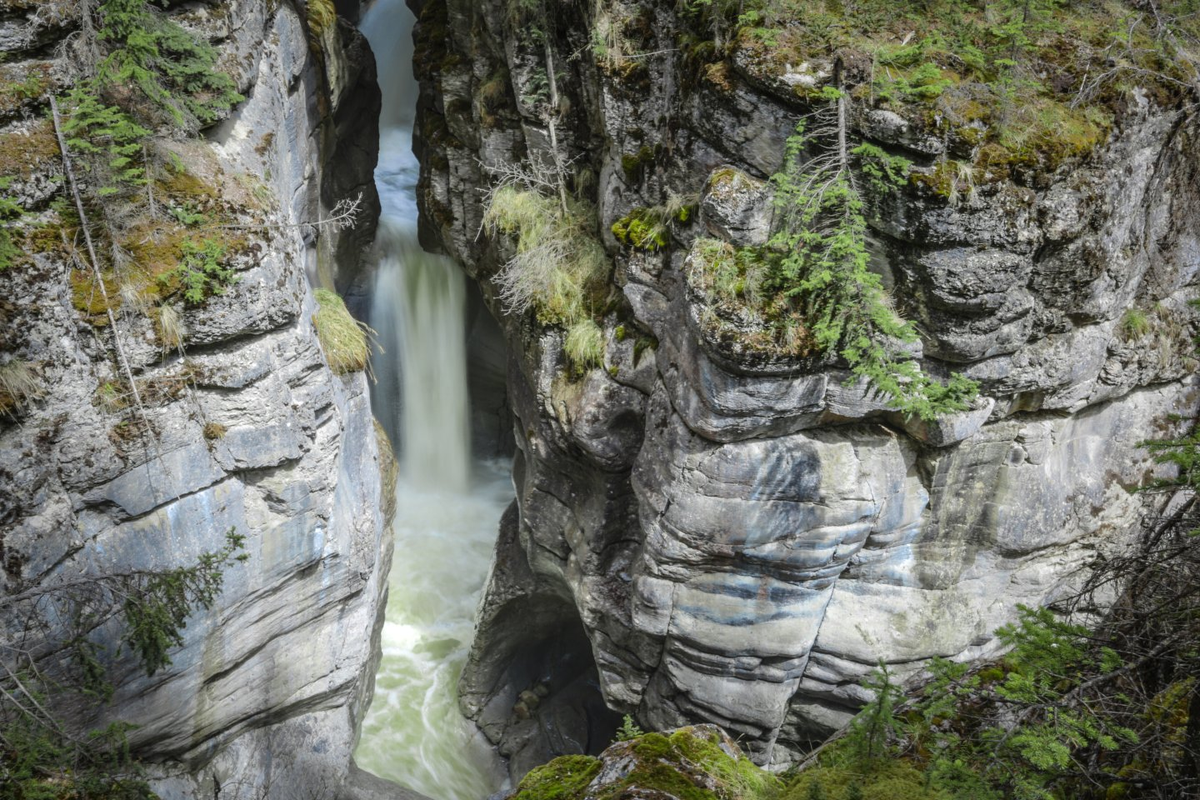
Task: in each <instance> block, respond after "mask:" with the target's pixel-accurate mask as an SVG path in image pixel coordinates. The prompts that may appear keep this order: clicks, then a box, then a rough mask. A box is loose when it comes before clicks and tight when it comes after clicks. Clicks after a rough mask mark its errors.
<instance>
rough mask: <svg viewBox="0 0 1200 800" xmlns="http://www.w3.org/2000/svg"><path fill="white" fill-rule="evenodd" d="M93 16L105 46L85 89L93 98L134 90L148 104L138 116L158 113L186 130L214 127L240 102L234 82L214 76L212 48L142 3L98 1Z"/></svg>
mask: <svg viewBox="0 0 1200 800" xmlns="http://www.w3.org/2000/svg"><path fill="white" fill-rule="evenodd" d="M96 15H97V17H98V20H99V22H98V26H97V30H96V37H97V39H98V40H100V41H101V42H103V43H105V44H107V45H108V53H107V55H106V56H105V57H104V59H103V60H102V61H101V62H100V65H99V67H98V68H97V71H96V76H95V79H94V81H93V82H92V85H91V86H90V87H89V88H90V89H91V90H92V91H94V92H96V93H97V94H101V93H106V92H109V91H111V90H112V89H114V88H117V87H129V88H136V89H137V90H138V91H139V92H140V93H141V95H142V97H143V98H144V100H145V101H147V104H146V105H144V106H139V107H138V108H137V109H136V110H137V111H140V112H141V113H142V114H144V115H145V116H147V117H148V118H149V117H152V116H153V113H152V111H153V110H155V109H157V110H158V111H161V112H164V113H165V114H166V115H167V117H168V118H169V119H170V120H171V121H172V122H173V123H174V124H175V125H176V126H179V127H183V128H188V129H191V128H194V127H196V126H199V127H203V126H205V125H209V124H212V123H213V122H216V121H217V120H218V119H219V118H220V116H221V114H222V113H224V112H225V111H227V110H228V109H229V108H230V107H232V106H233V105H234V104H235V103H238V102H240V101H241V100H243V99H244V98H242V96H241V95H239V94H238V93H237V92H236V91H235V88H234V85H233V80H232V79H231V78H230V77H229V76H228V75H227V74H225V73H223V72H219V71H217V69H216V64H217V52H216V50H215V49H214V48H213V47H212V45H210V44H209V43H208V42H205V41H203V40H201V39H199V38H198V37H196V36H195V35H194V34H192V33H189V32H188V31H186V30H184V29H183V28H181V27H180V26H179V25H178V24H176V23H175V22H173V21H171V20H170V19H168V18H166V17H165V16H163V15H162V14H160V13H159V12H157V11H155V10H154V9H152V8H151V7H150V5H149V3H148V2H147V0H103V2H101V3H100V4H99V5H98V6H97V8H96Z"/></svg>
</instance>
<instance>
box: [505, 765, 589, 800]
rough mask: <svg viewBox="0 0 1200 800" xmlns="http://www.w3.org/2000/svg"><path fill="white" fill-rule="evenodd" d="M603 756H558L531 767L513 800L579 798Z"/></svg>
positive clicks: (566, 799) (563, 799) (572, 799)
mask: <svg viewBox="0 0 1200 800" xmlns="http://www.w3.org/2000/svg"><path fill="white" fill-rule="evenodd" d="M600 766H601V765H600V759H598V758H593V757H592V756H559V757H558V758H556V759H554V760H553V761H551V762H550V763H549V764H544V765H542V766H540V767H537V768H536V769H533V770H530V772H529V774H528V775H526V776H525V777H524V778H523V779H522V780H521V783H520V785H518V786H517V791H516V794H514V795H513V797H512V800H577V798H582V797H583V795H584V790H585V789H586V788H587V786H588V784H589V783H591V782H592V779H593V778H595V777H596V775H597V774H599V772H600Z"/></svg>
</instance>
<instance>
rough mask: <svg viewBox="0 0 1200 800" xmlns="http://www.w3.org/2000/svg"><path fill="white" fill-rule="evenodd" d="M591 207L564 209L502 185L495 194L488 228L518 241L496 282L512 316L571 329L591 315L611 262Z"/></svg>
mask: <svg viewBox="0 0 1200 800" xmlns="http://www.w3.org/2000/svg"><path fill="white" fill-rule="evenodd" d="M594 216H595V215H594V211H593V210H592V209H591V207H590V206H587V205H586V204H584V203H580V202H577V201H572V203H571V204H570V205H569V206H568V209H567V211H566V212H565V213H564V211H563V208H562V206H561V204H560V203H559V202H558V201H557V200H555V199H552V198H549V197H545V196H543V195H541V194H539V193H538V192H536V191H534V190H532V189H526V188H521V187H519V186H516V185H511V184H510V185H501V186H500V187H498V188H497V189H495V191H493V192H492V195H491V198H490V200H489V202H488V206H487V211H486V212H485V214H484V225H485V226H486V227H487V228H488V229H489V230H491V231H492V232H493V233H495V232H499V233H505V234H510V235H513V236H515V237H516V240H517V242H516V244H517V253H516V255H515V256H514V257H513V258H512V259H511V260H510V261H508V263H506V264H505V265H504V266H503V267H502V268H501V270H500V272H499V273H498V274H497V276H496V283H497V284H498V285H499V287H500V299H501V300H502V301H503V302H504V304H505V305H506V306H507V308H508V310H509V312H511V313H514V314H522V313H525V312H526V311H528V310H530V309H533V310H535V311H536V313H537V316H538V319H539V320H540V321H541V322H543V323H545V324H565V325H571V324H573V323H575V322H577V321H578V320H580V319H582V318H583V317H584V316H586V315H587V312H588V309H587V305H588V302H587V301H588V299H589V295H590V294H591V293H593V292H595V291H597V290H598V289H599V288H600V287H601V286H603V284H604V283H605V280H606V279H607V276H608V271H609V261H608V255H607V253H605V252H604V248H603V247H602V246H601V244H600V242H599V241H598V240H597V239H596V237H595V235H594V234H593V233H592V230H591V228H590V226H591V224H592V220H593V219H594Z"/></svg>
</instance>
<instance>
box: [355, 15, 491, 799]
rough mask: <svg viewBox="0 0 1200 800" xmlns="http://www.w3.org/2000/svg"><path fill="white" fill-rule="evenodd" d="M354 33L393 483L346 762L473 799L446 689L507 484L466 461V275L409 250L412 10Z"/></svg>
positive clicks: (474, 783) (472, 763)
mask: <svg viewBox="0 0 1200 800" xmlns="http://www.w3.org/2000/svg"><path fill="white" fill-rule="evenodd" d="M362 28H363V32H364V33H365V34H366V36H367V39H368V40H369V41H370V43H371V48H372V49H373V50H374V52H375V54H376V59H377V62H378V64H379V82H380V85H381V88H382V90H383V99H384V107H383V113H382V115H381V127H383V130H382V131H381V136H380V158H379V166H378V168H377V169H376V172H375V181H376V185H377V186H378V188H379V194H380V200H381V203H382V206H383V214H382V218H381V219H380V226H379V233H378V236H377V239H376V249H377V252H378V254H379V270H378V273H377V276H376V281H375V294H374V298H373V300H372V305H371V325H372V327H373V328H375V330H376V331H377V333H378V339H379V342H380V343H381V344H382V346H383V347H384V349H385V351H386V352H385V353H384V354H383V355H380V356H376V357H375V358H374V360H373V366H374V371H375V375H376V377H377V379H378V383H377V384H376V386H375V389H374V391H373V392H372V399H373V402H374V406H375V413H376V416H377V417H378V418H379V419H380V421H381V422H382V423H383V425H384V428H385V429H386V430H387V432H388V435H389V436H390V437H391V439H392V441H393V443H394V444H395V445H396V446H397V448H398V449H399V456H400V463H401V478H400V481H399V485H398V486H397V488H396V494H397V497H396V499H397V504H396V506H397V511H396V521H395V524H394V528H393V530H394V533H395V541H396V549H395V556H394V558H393V560H392V571H391V576H390V578H389V584H390V585H389V595H388V606H387V611H386V621H385V623H384V628H383V660H382V663H381V664H380V667H379V672H378V674H377V676H376V683H375V697H374V699H373V700H372V702H371V708H370V711H369V712H368V714H367V717H366V720H365V721H364V723H363V730H362V739H361V741H360V743H359V746H358V749H357V751H356V752H355V759H356V761H357V762H358V763H359V764H360V765H361V766H362V767H364V768H365V769H368V770H370V771H371V772H374V773H375V774H377V775H380V776H382V777H385V778H390V779H392V780H395V781H397V782H398V783H401V784H404V785H406V786H409V787H411V788H413V789H415V790H417V791H419V792H421V793H422V794H425V795H428V796H429V797H432V798H435V800H479V798H483V797H486V796H487V795H488V794H490V793H492V792H493V791H495V790H496V789H497V788H499V786H500V785H501V783H502V781H503V777H502V776H503V772H502V770H501V769H500V766H499V763H498V760H497V758H496V755H495V753H494V752H493V751H492V749H491V748H490V747H489V746H488V745H487V743H486V742H484V741H483V740H482V737H481V736H480V735H479V734H478V732H477V731H476V730H475V729H474V726H472V725H470V724H469V723H468V722H467V721H466V720H465V719H463V717H462V715H461V714H460V713H459V711H458V704H457V698H456V692H455V690H456V686H457V683H458V676H459V673H460V672H461V671H462V666H463V663H464V662H465V661H466V656H467V650H468V647H469V646H470V642H471V634H472V630H473V621H474V614H475V607H476V603H477V601H478V598H479V592H480V590H481V588H482V586H483V582H484V580H485V578H486V576H487V569H488V565H489V561H490V557H491V550H492V545H493V543H494V541H495V538H496V530H497V526H498V523H499V519H500V515H501V513H502V512H503V510H504V508H505V506H506V505H507V504H508V502H509V501H510V500H511V499H512V485H511V481H510V480H509V477H508V472H507V469H506V468H505V467H504V466H503V465H500V464H494V463H492V464H485V463H476V464H472V461H471V456H470V431H469V425H468V398H467V378H466V363H467V359H466V348H465V342H464V325H465V322H464V304H465V301H464V297H465V289H464V278H463V275H462V272H461V270H460V269H459V268H458V266H457V265H456V264H454V263H453V262H452V261H450V260H448V259H446V258H442V257H438V256H432V255H429V254H428V253H425V252H423V251H422V250H421V248H420V246H419V245H418V244H417V242H416V221H417V207H416V182H417V177H418V172H419V167H418V164H417V160H416V158H415V156H414V155H413V153H412V119H413V113H412V112H413V108H414V106H415V103H416V84H415V82H414V81H413V79H412V74H411V55H412V46H411V42H410V41H409V40H410V38H411V32H412V16H411V14H410V13H409V11H408V9H407V8H406V7H405V5H404V2H403V0H376V3H375V4H374V5H373V6H372V7H371V10H370V12H369V13H368V14H367V17H366V19H364V21H363V25H362Z"/></svg>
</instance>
